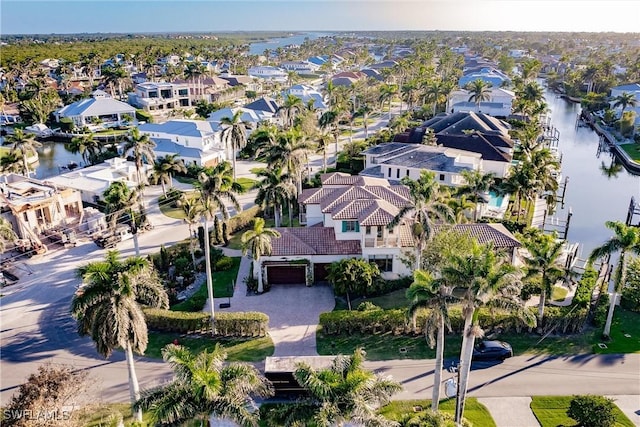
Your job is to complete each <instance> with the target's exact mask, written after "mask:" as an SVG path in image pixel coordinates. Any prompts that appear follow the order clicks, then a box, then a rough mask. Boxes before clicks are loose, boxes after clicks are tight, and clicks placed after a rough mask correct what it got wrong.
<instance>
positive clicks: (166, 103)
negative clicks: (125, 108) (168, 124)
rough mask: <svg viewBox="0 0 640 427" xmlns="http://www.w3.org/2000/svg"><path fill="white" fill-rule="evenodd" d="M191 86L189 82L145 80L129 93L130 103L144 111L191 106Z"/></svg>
mask: <svg viewBox="0 0 640 427" xmlns="http://www.w3.org/2000/svg"><path fill="white" fill-rule="evenodd" d="M189 92H190V87H189V84H187V83H157V82H144V83H140V84H138V85H136V87H135V92H133V93H130V94H129V99H128V102H129V104H131V105H133V106H135V107H137V108H142V109H143V110H144V111H150V112H157V111H164V110H173V109H176V108H187V107H190V106H191V99H190V93H189Z"/></svg>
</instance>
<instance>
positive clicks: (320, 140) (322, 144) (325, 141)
mask: <svg viewBox="0 0 640 427" xmlns="http://www.w3.org/2000/svg"><path fill="white" fill-rule="evenodd" d="M365 132H366V131H365ZM333 139H334V137H333V136H332V135H331V134H329V133H326V132H321V133H318V136H317V137H316V144H317V147H318V150H322V170H323V172H325V173H326V172H327V147H328V146H329V144H330V143H331V141H332V140H333Z"/></svg>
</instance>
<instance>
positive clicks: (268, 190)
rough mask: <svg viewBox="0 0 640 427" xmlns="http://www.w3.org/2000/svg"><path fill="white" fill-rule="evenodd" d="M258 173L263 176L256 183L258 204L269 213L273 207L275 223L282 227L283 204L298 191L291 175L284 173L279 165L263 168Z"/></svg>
mask: <svg viewBox="0 0 640 427" xmlns="http://www.w3.org/2000/svg"><path fill="white" fill-rule="evenodd" d="M256 175H257V176H258V177H260V178H262V180H261V181H259V182H258V183H257V184H256V188H257V189H258V194H257V196H256V204H257V205H259V206H260V207H261V208H262V209H264V211H265V212H267V213H268V210H269V207H273V216H274V219H275V223H276V224H275V225H276V227H280V220H281V215H282V206H283V205H284V204H285V203H288V202H289V200H291V199H292V198H293V197H294V195H295V191H296V190H295V186H294V185H293V183H292V179H291V176H290V175H289V174H283V173H282V169H281V168H279V167H272V168H267V169H262V170H260V171H258V173H257V174H256ZM289 226H291V224H289Z"/></svg>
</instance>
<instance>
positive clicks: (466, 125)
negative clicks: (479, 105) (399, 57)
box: [393, 112, 514, 178]
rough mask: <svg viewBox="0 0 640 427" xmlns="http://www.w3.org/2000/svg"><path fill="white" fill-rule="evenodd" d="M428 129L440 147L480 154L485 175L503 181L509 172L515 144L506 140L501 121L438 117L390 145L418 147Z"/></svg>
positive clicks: (480, 117)
mask: <svg viewBox="0 0 640 427" xmlns="http://www.w3.org/2000/svg"><path fill="white" fill-rule="evenodd" d="M427 128H430V129H432V130H433V132H434V134H435V137H436V144H437V145H439V146H442V147H445V148H454V149H456V150H460V151H466V152H471V153H478V154H480V157H481V159H482V171H483V172H485V173H493V174H494V175H495V176H496V178H504V177H506V176H507V174H508V172H509V170H510V169H511V165H512V163H511V162H512V160H513V145H514V143H513V141H512V140H511V137H510V136H509V129H510V126H509V124H507V123H505V122H503V121H502V120H499V119H497V118H495V117H492V116H489V115H487V114H484V113H474V112H458V113H453V114H440V115H437V116H436V117H434V118H432V119H430V120H427V121H426V122H424V123H423V124H422V125H420V126H419V127H417V128H414V129H411V130H409V131H406V132H402V133H399V134H397V135H395V137H394V139H393V142H404V143H410V144H420V143H422V140H423V138H424V135H425V132H426V130H427Z"/></svg>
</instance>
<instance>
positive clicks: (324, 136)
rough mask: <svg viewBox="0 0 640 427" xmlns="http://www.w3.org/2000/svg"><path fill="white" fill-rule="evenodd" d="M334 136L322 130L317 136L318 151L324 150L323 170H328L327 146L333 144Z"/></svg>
mask: <svg viewBox="0 0 640 427" xmlns="http://www.w3.org/2000/svg"><path fill="white" fill-rule="evenodd" d="M333 140H334V137H333V136H332V135H331V134H329V133H327V132H320V133H318V134H317V136H316V146H317V147H318V151H319V150H322V171H323V172H325V173H326V172H327V147H328V146H329V144H331V141H333Z"/></svg>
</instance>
